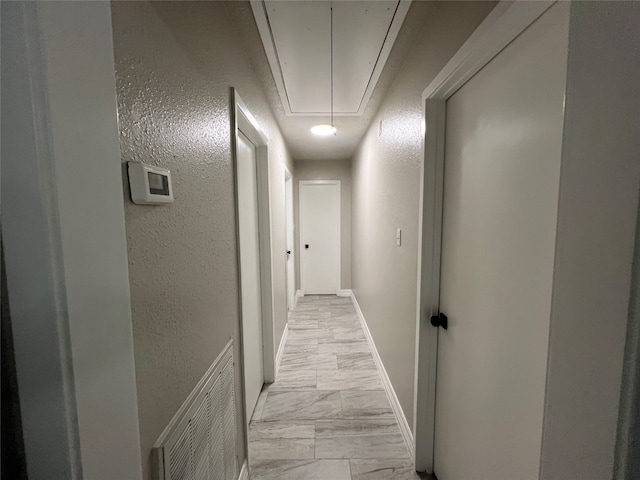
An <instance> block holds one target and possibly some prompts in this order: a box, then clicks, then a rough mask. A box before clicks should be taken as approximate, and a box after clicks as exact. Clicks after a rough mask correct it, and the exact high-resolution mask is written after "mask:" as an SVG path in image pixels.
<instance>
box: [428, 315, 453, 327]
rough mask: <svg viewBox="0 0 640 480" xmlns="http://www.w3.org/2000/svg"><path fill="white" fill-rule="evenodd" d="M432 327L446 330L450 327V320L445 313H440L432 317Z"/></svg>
mask: <svg viewBox="0 0 640 480" xmlns="http://www.w3.org/2000/svg"><path fill="white" fill-rule="evenodd" d="M431 325H433V326H434V327H442V328H444V329H445V330H446V329H447V328H448V327H449V319H448V318H447V316H446V315H445V314H444V313H442V312H441V313H439V314H438V315H434V316H433V317H431Z"/></svg>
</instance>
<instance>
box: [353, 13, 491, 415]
mask: <svg viewBox="0 0 640 480" xmlns="http://www.w3.org/2000/svg"><path fill="white" fill-rule="evenodd" d="M494 5H495V4H494V3H492V2H414V3H413V5H412V6H411V10H410V11H409V13H408V15H407V19H406V20H405V26H406V22H415V24H413V25H411V26H410V28H417V29H421V30H422V31H423V32H424V33H423V34H422V36H421V37H420V38H419V40H418V41H417V43H416V44H415V45H414V47H413V49H412V50H411V51H410V53H409V54H408V56H407V58H406V60H405V63H404V66H403V67H402V68H401V70H400V71H399V73H398V75H397V77H396V80H395V82H394V84H393V85H392V86H391V88H390V89H389V91H388V92H387V95H386V97H385V99H384V100H383V102H382V105H381V107H380V110H379V111H378V113H377V115H376V116H375V118H374V120H373V123H372V124H371V126H370V127H369V129H368V130H367V133H366V134H365V136H364V138H363V141H362V143H361V144H360V146H359V148H358V151H357V152H356V155H355V156H354V158H353V161H352V162H353V163H352V165H353V167H352V244H353V246H354V248H353V250H352V258H353V263H352V289H353V292H354V294H355V296H356V297H357V299H358V302H359V304H360V307H361V308H362V311H363V313H364V316H365V318H366V320H367V323H368V325H369V329H370V330H371V334H372V335H373V339H374V341H375V343H376V346H377V348H378V351H379V353H380V356H381V357H382V361H383V362H384V365H385V368H386V370H387V373H388V374H389V378H390V379H391V383H392V384H393V388H394V390H395V391H396V394H397V396H398V399H399V400H400V403H401V405H402V409H403V411H404V413H405V415H406V417H407V420H408V423H409V425H413V399H414V368H415V355H414V353H415V333H416V291H417V263H418V213H419V212H418V211H419V200H420V165H421V163H422V160H423V159H422V155H421V148H422V143H421V142H422V138H423V135H422V101H421V95H422V92H423V90H424V89H425V88H426V87H427V85H428V84H429V83H430V82H431V80H432V79H433V78H434V77H435V76H436V75H437V74H438V73H439V71H440V70H441V69H442V67H444V65H445V64H446V63H447V61H448V60H449V59H450V58H451V57H452V56H453V54H454V53H455V52H456V51H457V50H458V48H459V47H460V46H461V45H462V44H463V43H464V41H465V40H466V39H467V37H468V36H469V35H470V34H471V33H472V32H473V31H474V30H475V28H476V27H477V26H478V24H480V22H481V21H482V20H483V19H484V17H485V16H486V15H487V14H488V13H489V11H490V10H491V9H492V8H493V6H494ZM380 122H382V127H380ZM396 228H401V229H402V246H401V247H397V246H396Z"/></svg>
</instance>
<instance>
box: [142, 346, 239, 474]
mask: <svg viewBox="0 0 640 480" xmlns="http://www.w3.org/2000/svg"><path fill="white" fill-rule="evenodd" d="M233 378H234V376H233V343H232V342H231V341H230V342H229V343H228V344H227V346H226V347H225V349H224V351H223V352H222V353H221V354H220V355H219V356H218V358H217V359H216V361H215V362H214V363H213V365H211V367H210V368H209V370H208V371H207V373H206V374H205V376H204V377H203V378H202V380H200V382H199V383H198V385H197V386H196V388H195V389H194V391H193V392H191V394H190V395H189V397H188V398H187V400H186V401H185V402H184V403H183V405H182V407H180V410H178V413H177V414H176V415H175V416H174V417H173V419H172V420H171V422H169V425H168V426H167V428H165V430H164V432H162V435H160V438H159V439H158V441H157V442H156V444H155V445H154V447H153V455H154V462H155V464H156V478H157V479H158V480H235V478H236V475H237V459H236V412H235V410H236V409H235V394H234V391H235V390H234V382H233Z"/></svg>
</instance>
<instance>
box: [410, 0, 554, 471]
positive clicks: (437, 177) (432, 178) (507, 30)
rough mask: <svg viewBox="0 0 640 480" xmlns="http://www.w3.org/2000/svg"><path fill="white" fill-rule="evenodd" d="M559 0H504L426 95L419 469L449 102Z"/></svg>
mask: <svg viewBox="0 0 640 480" xmlns="http://www.w3.org/2000/svg"><path fill="white" fill-rule="evenodd" d="M554 3H555V1H543V2H526V3H525V2H506V1H501V2H500V3H498V5H496V7H495V8H494V9H493V10H492V11H491V12H490V13H489V15H488V16H487V17H486V18H485V20H484V21H483V22H482V23H481V24H480V25H479V26H478V28H477V29H476V30H475V31H474V32H473V34H472V35H471V36H470V37H469V38H468V39H467V41H466V42H465V43H464V45H462V47H461V48H460V49H459V50H458V52H457V53H456V54H455V55H454V56H453V57H452V58H451V60H449V62H448V63H447V64H446V65H445V67H444V68H443V69H442V70H441V71H440V73H439V74H438V75H437V76H436V77H435V78H434V79H433V81H432V82H431V83H430V84H429V85H428V87H427V88H426V89H425V90H424V92H423V93H422V106H423V122H424V123H423V135H424V138H423V142H422V155H423V158H424V161H423V163H422V166H421V170H422V171H421V177H420V204H419V205H420V214H419V228H418V267H419V268H418V282H417V290H418V291H417V308H416V359H415V365H416V368H415V377H414V425H413V432H414V449H415V457H414V458H415V469H416V470H417V471H419V472H422V471H426V472H429V473H432V472H433V463H434V458H433V453H434V452H433V451H434V440H435V438H434V435H435V412H436V373H437V358H438V331H439V329H436V328H433V327H432V326H431V324H430V323H429V319H430V317H431V315H434V314H437V313H438V311H439V306H440V305H439V303H440V260H441V242H442V213H443V193H444V160H445V124H446V115H447V111H446V105H447V100H448V99H449V98H450V97H451V96H452V95H453V94H454V93H455V92H456V91H458V89H460V88H461V87H462V86H463V85H464V84H465V83H467V82H468V81H469V80H470V79H471V78H472V77H473V76H474V75H475V74H476V73H478V72H479V71H480V70H481V69H482V68H483V67H484V66H485V65H487V64H488V63H489V62H490V61H491V60H492V59H493V58H494V57H495V56H496V55H498V54H499V53H500V52H501V51H502V50H503V49H504V48H505V47H506V46H507V45H509V44H510V43H511V42H512V41H513V40H515V38H516V37H517V36H518V35H520V34H521V33H522V32H523V31H524V30H525V29H526V28H527V27H529V25H531V24H532V23H533V22H535V21H536V20H537V19H538V18H539V17H540V16H541V15H542V14H543V13H544V12H546V11H547V10H548V9H549V8H550V7H551V6H552V5H553V4H554Z"/></svg>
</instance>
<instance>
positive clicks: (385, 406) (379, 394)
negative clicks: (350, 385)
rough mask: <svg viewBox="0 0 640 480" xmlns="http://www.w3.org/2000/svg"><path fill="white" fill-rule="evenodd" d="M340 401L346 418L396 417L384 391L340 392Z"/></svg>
mask: <svg viewBox="0 0 640 480" xmlns="http://www.w3.org/2000/svg"><path fill="white" fill-rule="evenodd" d="M340 399H341V401H342V416H343V417H344V418H378V417H394V415H393V410H392V408H391V404H390V403H389V399H388V398H387V394H386V392H384V391H379V390H369V391H367V390H360V391H359V390H350V391H349V390H347V391H343V392H340ZM394 418H395V417H394Z"/></svg>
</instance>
